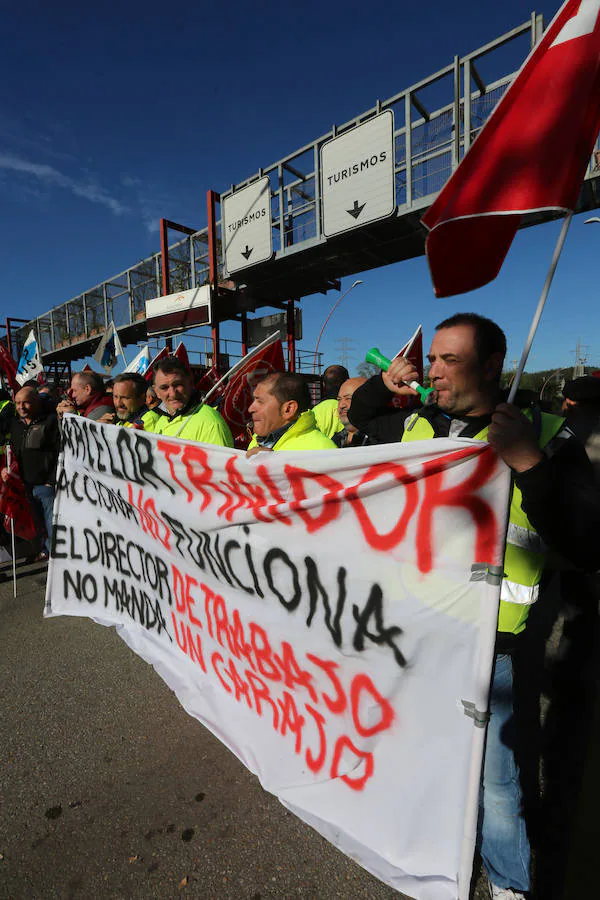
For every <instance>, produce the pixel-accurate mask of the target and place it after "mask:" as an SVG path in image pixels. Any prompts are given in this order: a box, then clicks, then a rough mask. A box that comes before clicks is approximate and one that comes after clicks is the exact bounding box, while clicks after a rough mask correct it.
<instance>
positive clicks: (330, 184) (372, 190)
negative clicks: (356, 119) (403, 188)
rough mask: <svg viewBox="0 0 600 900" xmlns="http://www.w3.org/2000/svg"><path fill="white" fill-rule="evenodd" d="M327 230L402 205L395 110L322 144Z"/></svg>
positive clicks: (341, 229)
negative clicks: (397, 185)
mask: <svg viewBox="0 0 600 900" xmlns="http://www.w3.org/2000/svg"><path fill="white" fill-rule="evenodd" d="M321 196H322V198H323V234H324V235H325V236H326V237H333V236H334V235H336V234H342V233H343V232H344V231H350V230H351V229H353V228H360V227H361V226H362V225H367V224H368V223H369V222H375V221H377V220H378V219H384V218H386V217H387V216H389V215H391V214H392V213H393V212H394V210H395V208H396V191H395V183H394V115H393V113H392V111H391V110H387V111H386V112H383V113H381V114H380V115H379V116H375V118H374V119H370V120H369V121H368V122H365V123H364V124H363V125H359V126H358V127H357V128H353V129H352V131H348V132H347V133H346V134H342V135H340V137H337V138H333V140H331V141H328V143H327V144H324V145H323V147H322V148H321Z"/></svg>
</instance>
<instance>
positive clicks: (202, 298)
mask: <svg viewBox="0 0 600 900" xmlns="http://www.w3.org/2000/svg"><path fill="white" fill-rule="evenodd" d="M210 320H211V316H210V286H209V285H207V284H204V285H202V286H201V287H197V288H190V290H188V291H179V292H178V293H176V294H167V295H166V296H165V297H155V299H154V300H146V327H147V330H148V334H162V333H164V332H167V331H181V330H182V329H183V328H191V327H192V326H193V325H209V324H210Z"/></svg>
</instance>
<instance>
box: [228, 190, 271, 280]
mask: <svg viewBox="0 0 600 900" xmlns="http://www.w3.org/2000/svg"><path fill="white" fill-rule="evenodd" d="M222 218H223V224H222V230H223V247H224V249H225V271H226V272H227V273H228V274H231V273H232V272H238V271H239V270H240V269H247V268H248V267H249V266H255V265H256V264H257V263H261V262H266V261H267V260H268V259H271V256H272V255H273V241H272V236H271V185H270V183H269V179H268V178H260V179H259V180H258V181H254V182H253V183H252V184H249V185H248V187H245V188H242V190H241V191H236V192H235V194H231V195H230V196H229V197H225V198H224V199H223V216H222Z"/></svg>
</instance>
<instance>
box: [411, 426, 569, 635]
mask: <svg viewBox="0 0 600 900" xmlns="http://www.w3.org/2000/svg"><path fill="white" fill-rule="evenodd" d="M524 413H525V415H526V416H527V418H528V419H529V420H530V421H531V419H532V414H531V412H530V410H524ZM563 424H564V419H562V418H560V417H559V416H552V415H549V414H548V413H542V414H541V433H540V435H539V436H538V443H539V446H540V448H542V449H543V448H544V447H545V446H546V444H548V443H549V442H550V441H551V440H552V439H553V438H554V437H556V435H557V434H558V433H559V432H560V431H561V429H562V427H563ZM487 433H488V429H487V427H486V428H484V429H482V431H480V432H479V433H478V434H476V435H475V436H474V438H473V440H478V441H484V440H487ZM433 437H435V434H434V431H433V427H432V425H431V423H430V422H429V421H428V420H427V419H425V418H424V417H423V416H421V415H419V413H415V414H413V415H412V416H410V417H409V418H408V419H407V420H406V425H405V429H404V434H403V435H402V440H403V441H425V440H429V439H431V438H433ZM521 499H522V497H521V491H520V490H519V488H518V487H517V486H516V485H515V484H514V482H513V486H512V494H511V504H510V514H509V523H508V530H507V535H506V549H505V552H504V578H503V579H502V585H501V588H500V610H499V614H498V631H508V632H512V633H513V634H519V632H521V631H523V629H524V628H525V624H526V622H527V616H528V615H529V607H530V606H531V605H532V604H533V603H535V601H536V600H537V598H538V593H539V582H540V579H541V577H542V571H543V569H544V562H545V553H546V548H545V545H544V543H543V541H542V539H541V538H540V536H539V535H538V533H537V532H536V530H535V528H534V527H533V525H532V524H531V522H530V521H529V519H528V518H527V516H526V515H525V513H524V511H523V507H522V505H521Z"/></svg>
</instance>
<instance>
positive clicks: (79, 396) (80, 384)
mask: <svg viewBox="0 0 600 900" xmlns="http://www.w3.org/2000/svg"><path fill="white" fill-rule="evenodd" d="M68 393H69V398H70V399H69V400H62V401H61V402H60V403H59V404H58V406H57V407H56V412H57V414H58V417H59V419H60V418H62V417H63V415H64V414H65V413H76V412H78V413H79V414H80V415H82V416H84V417H85V418H86V419H91V420H92V421H94V422H97V421H98V419H101V418H102V416H104V415H105V414H106V413H110V412H113V404H112V399H111V397H109V396H108V394H106V393H105V390H104V382H103V380H102V376H100V375H98V373H97V372H76V373H75V374H74V375H73V377H72V378H71V387H70V389H69V392H68Z"/></svg>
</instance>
